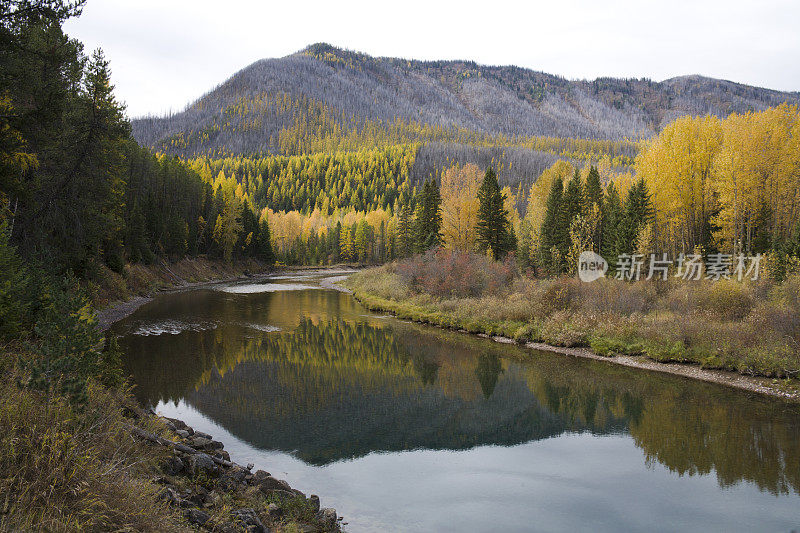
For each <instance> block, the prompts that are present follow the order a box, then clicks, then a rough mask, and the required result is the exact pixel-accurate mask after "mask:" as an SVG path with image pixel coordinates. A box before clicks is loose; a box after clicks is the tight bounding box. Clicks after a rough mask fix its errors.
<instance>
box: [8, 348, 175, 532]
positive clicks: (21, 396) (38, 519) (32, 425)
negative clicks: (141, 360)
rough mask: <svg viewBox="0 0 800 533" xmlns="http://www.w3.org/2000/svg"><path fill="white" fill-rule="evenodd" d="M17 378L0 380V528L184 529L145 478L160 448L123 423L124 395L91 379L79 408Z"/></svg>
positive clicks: (37, 529)
mask: <svg viewBox="0 0 800 533" xmlns="http://www.w3.org/2000/svg"><path fill="white" fill-rule="evenodd" d="M4 355H7V354H4ZM16 377H17V376H15V375H14V373H13V372H12V373H10V374H5V373H4V377H3V378H2V379H0V428H2V431H0V506H2V509H0V511H2V512H0V530H2V531H79V530H80V531H120V530H128V531H184V530H186V527H185V525H184V524H185V523H184V522H183V521H182V519H181V517H180V515H179V514H177V513H176V512H175V511H173V510H170V509H169V508H167V507H166V504H161V503H159V502H158V499H157V497H156V495H157V492H158V490H159V487H158V486H157V485H156V484H155V483H152V482H151V481H149V478H150V476H151V475H152V473H153V472H154V471H155V470H154V469H155V464H156V462H157V461H158V460H159V459H160V457H161V455H160V454H161V451H160V450H158V449H155V448H151V447H147V446H145V445H143V444H141V443H139V442H136V441H134V440H133V439H132V437H131V436H130V434H129V433H128V432H126V431H124V429H123V426H122V421H123V410H124V409H125V403H126V402H127V396H126V395H125V394H121V393H111V392H109V391H108V390H106V389H103V388H102V387H99V386H96V385H92V384H90V386H89V391H88V398H89V400H88V402H87V403H86V404H85V406H83V407H82V408H81V409H80V410H77V409H76V408H75V407H74V406H71V405H70V404H69V403H68V402H67V401H66V400H65V399H64V398H63V397H60V396H57V395H54V394H47V393H43V392H38V391H33V390H30V389H25V388H20V387H19V386H18V385H17V382H16ZM127 421H128V422H130V420H127ZM149 429H150V430H153V429H156V428H149Z"/></svg>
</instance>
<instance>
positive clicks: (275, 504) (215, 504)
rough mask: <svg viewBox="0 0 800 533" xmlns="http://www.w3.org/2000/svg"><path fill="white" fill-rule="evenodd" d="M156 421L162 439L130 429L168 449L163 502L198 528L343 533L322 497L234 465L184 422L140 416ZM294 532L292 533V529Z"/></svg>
mask: <svg viewBox="0 0 800 533" xmlns="http://www.w3.org/2000/svg"><path fill="white" fill-rule="evenodd" d="M138 416H139V417H148V418H152V419H155V421H156V422H157V425H160V426H162V427H163V433H162V435H157V434H155V433H150V432H148V431H145V430H143V429H141V428H139V427H135V426H129V427H128V428H127V429H128V430H129V431H130V432H131V435H133V436H134V437H135V438H137V439H140V440H143V441H145V442H147V443H148V444H149V445H152V446H154V447H163V448H164V452H165V456H164V458H163V460H162V461H161V464H160V470H161V475H159V476H158V477H157V478H156V479H155V482H157V483H158V484H160V485H163V487H164V488H163V490H161V492H160V493H159V498H160V499H162V500H164V501H166V502H167V504H168V505H170V506H171V507H174V508H175V509H178V510H180V512H181V513H182V514H183V516H184V517H185V518H186V520H187V521H188V522H189V523H190V524H192V525H193V526H195V527H197V528H199V529H200V530H205V531H219V532H225V533H234V532H242V531H245V532H247V533H270V532H272V531H281V530H284V529H289V530H291V531H299V532H301V533H315V532H319V533H322V532H338V531H341V526H340V524H341V521H342V518H341V517H339V516H337V514H336V511H335V510H334V509H331V508H323V507H321V506H320V499H319V497H318V496H316V495H314V494H311V495H309V496H306V495H305V494H303V493H302V492H301V491H299V490H297V489H293V488H292V487H291V486H290V485H289V484H288V483H287V482H286V481H284V480H280V479H276V478H275V477H273V476H272V475H271V474H270V473H269V472H266V471H264V470H256V471H255V472H253V471H252V469H253V465H252V464H249V465H247V466H242V465H239V464H237V463H235V462H233V461H231V458H230V455H229V454H228V452H226V451H225V450H224V445H223V443H221V442H219V441H216V440H214V438H213V437H212V436H211V435H208V434H206V433H203V432H200V431H194V430H193V429H192V428H191V427H190V426H188V425H187V424H186V423H184V422H183V421H181V420H178V419H175V418H167V417H162V416H159V415H157V414H156V413H155V412H153V411H152V410H151V411H148V412H144V411H141V412H140V413H138ZM290 526H291V527H290Z"/></svg>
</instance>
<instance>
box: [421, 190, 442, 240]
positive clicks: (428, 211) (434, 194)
mask: <svg viewBox="0 0 800 533" xmlns="http://www.w3.org/2000/svg"><path fill="white" fill-rule="evenodd" d="M414 226H415V240H416V249H417V251H419V252H424V251H427V250H430V249H431V248H436V247H439V246H441V245H442V242H443V241H442V233H441V229H442V196H441V194H440V192H439V187H438V186H437V185H436V181H435V180H429V181H426V182H425V184H424V185H423V187H422V192H421V193H420V195H419V198H418V199H417V209H416V214H415V217H414Z"/></svg>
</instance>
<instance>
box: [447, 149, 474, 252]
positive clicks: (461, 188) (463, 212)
mask: <svg viewBox="0 0 800 533" xmlns="http://www.w3.org/2000/svg"><path fill="white" fill-rule="evenodd" d="M481 178H482V172H481V170H480V169H479V168H478V167H477V165H473V164H467V165H464V166H463V167H461V166H459V165H455V166H452V167H450V168H448V169H447V170H445V171H444V172H442V180H441V195H442V234H443V235H444V241H445V246H446V247H447V248H455V249H459V250H474V249H475V239H476V234H475V226H476V225H477V223H478V207H479V202H478V189H479V188H480V184H481Z"/></svg>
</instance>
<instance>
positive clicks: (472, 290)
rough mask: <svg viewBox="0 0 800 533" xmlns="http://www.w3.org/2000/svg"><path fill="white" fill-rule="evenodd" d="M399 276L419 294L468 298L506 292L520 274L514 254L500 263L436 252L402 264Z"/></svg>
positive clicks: (480, 256)
mask: <svg viewBox="0 0 800 533" xmlns="http://www.w3.org/2000/svg"><path fill="white" fill-rule="evenodd" d="M397 274H398V275H399V276H400V277H401V278H402V279H403V280H404V281H405V282H406V283H407V284H408V286H409V287H411V289H412V290H414V291H416V292H425V293H428V294H432V295H434V296H440V297H456V298H465V297H471V296H485V295H493V294H498V293H500V292H503V291H505V290H507V289H508V288H509V287H510V286H511V282H512V281H513V279H514V276H515V275H516V274H517V272H516V262H515V260H514V257H513V255H512V254H509V256H507V257H506V259H505V261H503V262H498V261H492V259H491V258H490V257H488V256H485V255H481V254H476V253H470V252H462V251H456V250H444V249H437V250H431V251H429V252H427V253H425V254H422V255H415V256H413V257H409V258H407V259H403V260H401V261H400V262H398V264H397Z"/></svg>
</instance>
